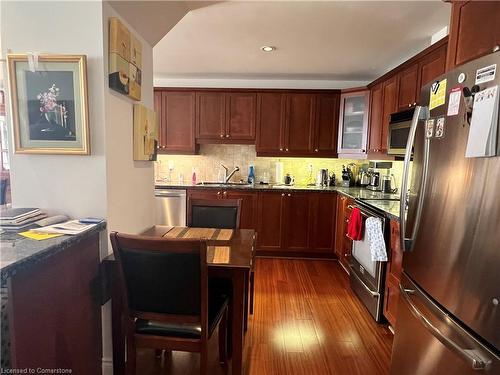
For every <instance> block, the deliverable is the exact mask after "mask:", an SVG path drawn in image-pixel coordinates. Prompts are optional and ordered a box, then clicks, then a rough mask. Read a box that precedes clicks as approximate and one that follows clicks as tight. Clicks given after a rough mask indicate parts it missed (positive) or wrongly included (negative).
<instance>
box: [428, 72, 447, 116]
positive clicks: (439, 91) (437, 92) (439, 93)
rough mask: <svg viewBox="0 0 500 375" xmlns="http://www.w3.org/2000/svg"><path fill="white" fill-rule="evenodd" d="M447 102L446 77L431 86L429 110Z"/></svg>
mask: <svg viewBox="0 0 500 375" xmlns="http://www.w3.org/2000/svg"><path fill="white" fill-rule="evenodd" d="M445 102H446V79H443V80H442V81H437V82H434V83H433V84H432V86H431V95H430V98H429V111H431V110H433V109H434V108H437V107H439V106H441V105H443V104H444V103H445Z"/></svg>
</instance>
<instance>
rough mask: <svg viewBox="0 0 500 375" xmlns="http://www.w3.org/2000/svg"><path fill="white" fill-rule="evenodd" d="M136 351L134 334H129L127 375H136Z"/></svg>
mask: <svg viewBox="0 0 500 375" xmlns="http://www.w3.org/2000/svg"><path fill="white" fill-rule="evenodd" d="M136 355H137V353H136V351H135V342H134V336H133V334H129V337H128V339H127V362H126V374H127V375H135V367H136Z"/></svg>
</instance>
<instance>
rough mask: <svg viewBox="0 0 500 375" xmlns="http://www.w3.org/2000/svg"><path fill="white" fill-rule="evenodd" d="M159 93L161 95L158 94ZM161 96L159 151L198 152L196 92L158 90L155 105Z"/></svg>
mask: <svg viewBox="0 0 500 375" xmlns="http://www.w3.org/2000/svg"><path fill="white" fill-rule="evenodd" d="M157 93H158V94H159V95H157ZM159 98H161V103H159V104H161V105H160V110H159V112H158V113H159V115H160V142H159V143H160V145H159V152H168V153H172V152H179V153H192V154H194V153H195V152H196V144H195V137H194V132H195V94H194V92H189V91H156V92H155V105H158V104H157V100H159Z"/></svg>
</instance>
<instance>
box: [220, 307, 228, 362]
mask: <svg viewBox="0 0 500 375" xmlns="http://www.w3.org/2000/svg"><path fill="white" fill-rule="evenodd" d="M219 362H220V363H221V364H223V365H225V364H226V363H227V309H226V310H225V311H224V315H223V316H222V318H221V321H220V323H219Z"/></svg>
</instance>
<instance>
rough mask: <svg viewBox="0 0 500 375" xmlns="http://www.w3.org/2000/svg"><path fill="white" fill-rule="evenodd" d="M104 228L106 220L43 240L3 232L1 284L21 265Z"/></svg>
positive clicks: (51, 253)
mask: <svg viewBox="0 0 500 375" xmlns="http://www.w3.org/2000/svg"><path fill="white" fill-rule="evenodd" d="M104 229H106V222H105V221H103V222H101V223H99V224H97V225H96V226H94V227H92V228H91V229H90V230H88V231H86V232H83V233H81V234H77V235H73V236H69V235H64V236H60V237H55V238H50V239H47V240H42V241H36V240H32V239H29V238H26V237H23V236H20V235H18V234H15V233H12V232H10V233H9V232H4V233H2V234H1V237H0V238H1V248H0V280H1V285H2V286H3V285H4V284H5V281H6V280H7V278H8V277H9V276H10V275H12V274H13V273H15V272H16V271H17V270H18V269H20V268H21V267H26V266H29V265H30V264H32V263H33V262H37V261H40V260H42V259H46V258H48V257H50V256H53V255H54V254H57V253H59V252H60V251H63V250H64V249H67V248H68V247H70V246H72V245H74V244H76V243H78V242H80V241H81V240H83V239H85V238H87V237H89V236H91V235H93V234H94V233H97V232H100V231H102V230H104Z"/></svg>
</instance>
